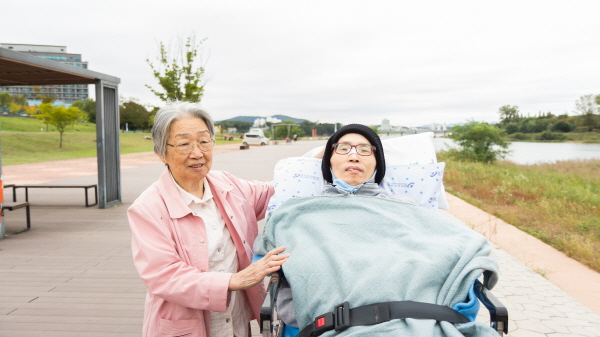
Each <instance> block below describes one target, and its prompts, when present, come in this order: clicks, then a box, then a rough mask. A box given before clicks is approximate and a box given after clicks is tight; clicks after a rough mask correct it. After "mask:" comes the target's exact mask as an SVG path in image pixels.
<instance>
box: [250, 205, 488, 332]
mask: <svg viewBox="0 0 600 337" xmlns="http://www.w3.org/2000/svg"><path fill="white" fill-rule="evenodd" d="M259 239H260V240H261V241H259V242H257V244H256V245H255V247H258V251H257V253H259V254H260V253H265V252H266V251H268V250H270V249H272V248H274V247H277V246H280V245H285V246H286V247H287V249H286V252H289V253H291V256H290V258H289V260H288V261H287V262H286V263H285V265H284V266H283V271H284V273H285V275H286V277H287V279H288V281H289V283H290V285H291V289H292V295H293V300H294V308H295V311H296V317H297V320H298V324H299V326H300V327H301V328H302V327H304V326H306V325H308V324H309V323H311V322H312V321H313V320H314V318H315V317H316V316H319V315H321V314H323V313H326V312H331V311H332V310H333V307H334V306H335V305H336V304H339V303H342V302H344V301H348V302H349V303H350V307H351V308H352V307H357V306H361V305H366V304H371V303H377V302H386V301H404V300H407V301H419V302H426V303H434V304H440V305H445V306H449V307H452V306H454V305H455V304H457V303H459V302H463V301H464V300H465V299H466V297H467V292H468V290H469V287H470V286H471V284H472V283H473V281H474V280H475V279H476V278H477V277H478V276H479V275H480V274H481V273H482V271H484V270H491V271H493V272H497V268H498V266H497V264H496V262H495V261H494V260H492V259H491V258H489V257H488V255H489V253H490V250H491V247H490V245H489V243H488V242H487V240H486V239H485V238H484V237H483V236H481V235H480V234H478V233H476V232H475V231H473V230H471V229H470V228H468V227H466V226H465V225H463V224H460V223H457V222H455V221H453V220H451V219H449V218H447V217H444V216H441V215H439V214H437V213H434V212H430V211H427V210H425V209H423V208H422V207H418V206H414V205H410V204H407V203H404V202H401V201H398V200H393V199H385V198H379V197H369V196H359V195H341V194H340V195H327V196H316V197H307V198H294V199H290V200H288V201H286V202H285V203H283V204H282V205H281V206H279V207H278V209H277V210H275V211H274V212H273V213H272V214H271V216H270V217H269V219H268V221H267V223H266V225H265V229H264V232H263V235H262V239H261V238H259ZM332 335H336V332H335V331H329V332H326V333H325V334H323V335H322V336H324V337H327V336H332ZM336 336H428V337H431V336H490V337H493V336H497V334H496V333H495V332H494V331H493V330H492V329H491V328H489V327H487V326H485V325H483V324H481V323H467V324H462V325H454V324H451V323H448V322H437V321H434V320H417V319H405V320H399V319H396V320H392V321H389V322H386V323H381V324H377V325H371V326H357V327H352V328H349V329H347V330H345V331H343V332H341V333H337V335H336Z"/></svg>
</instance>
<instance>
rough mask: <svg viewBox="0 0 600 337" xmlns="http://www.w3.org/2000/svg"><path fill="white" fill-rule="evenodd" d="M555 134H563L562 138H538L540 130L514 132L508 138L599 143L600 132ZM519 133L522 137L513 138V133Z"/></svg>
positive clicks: (529, 140)
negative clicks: (563, 137)
mask: <svg viewBox="0 0 600 337" xmlns="http://www.w3.org/2000/svg"><path fill="white" fill-rule="evenodd" d="M555 133H556V134H560V135H564V136H565V139H564V140H544V141H542V140H538V137H539V136H540V134H541V132H538V133H516V134H512V135H508V139H509V140H510V141H516V142H536V143H538V142H546V143H564V142H573V143H595V144H597V143H600V132H566V133H559V132H555ZM517 134H518V135H521V137H523V138H515V137H513V135H517Z"/></svg>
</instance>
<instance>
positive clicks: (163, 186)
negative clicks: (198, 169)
mask: <svg viewBox="0 0 600 337" xmlns="http://www.w3.org/2000/svg"><path fill="white" fill-rule="evenodd" d="M206 179H207V180H208V184H209V186H210V189H211V191H212V193H213V197H216V198H219V199H221V196H222V195H224V194H225V193H227V192H229V191H231V190H232V189H233V187H232V186H231V185H230V184H227V183H225V182H222V181H220V180H219V179H215V178H214V177H213V174H212V173H208V175H207V176H206ZM157 187H158V190H159V191H160V194H161V195H162V197H163V200H164V202H165V205H166V206H167V211H168V212H169V216H170V217H171V218H172V219H178V218H183V217H184V216H186V215H188V214H190V213H192V210H190V207H189V206H188V205H189V203H186V201H185V200H184V199H183V197H182V196H181V193H179V190H178V189H177V186H176V185H175V183H174V181H173V178H172V177H171V173H170V172H169V169H168V168H167V169H165V171H164V172H163V173H162V175H161V176H160V178H159V179H158V182H157Z"/></svg>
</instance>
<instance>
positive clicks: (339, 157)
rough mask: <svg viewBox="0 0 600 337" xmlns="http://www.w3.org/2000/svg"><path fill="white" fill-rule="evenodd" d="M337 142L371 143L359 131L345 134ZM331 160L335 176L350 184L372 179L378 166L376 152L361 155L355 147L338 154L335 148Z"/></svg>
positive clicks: (351, 143)
mask: <svg viewBox="0 0 600 337" xmlns="http://www.w3.org/2000/svg"><path fill="white" fill-rule="evenodd" d="M337 142H338V143H348V144H350V145H358V144H369V145H370V144H371V143H369V141H368V140H367V138H365V137H364V136H362V135H360V134H358V133H348V134H345V135H344V136H342V138H340V140H338V141H337ZM377 150H379V149H377ZM329 162H330V164H331V170H332V171H333V174H334V175H335V177H336V178H337V179H341V180H343V181H345V182H347V183H348V184H350V185H359V184H362V183H364V182H365V181H367V180H369V179H371V177H372V176H373V173H375V168H376V167H377V160H376V159H375V152H373V153H371V155H370V156H359V155H358V154H357V153H356V149H355V148H353V149H352V151H350V153H349V154H337V153H335V150H334V151H333V152H332V155H331V160H330V161H329Z"/></svg>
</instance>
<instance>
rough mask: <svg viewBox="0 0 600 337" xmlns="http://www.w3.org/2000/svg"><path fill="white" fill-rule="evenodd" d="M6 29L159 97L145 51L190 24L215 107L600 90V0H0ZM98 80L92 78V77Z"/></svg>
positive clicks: (136, 91) (520, 100) (455, 106)
mask: <svg viewBox="0 0 600 337" xmlns="http://www.w3.org/2000/svg"><path fill="white" fill-rule="evenodd" d="M2 13H3V15H2V20H1V21H0V43H22V44H48V45H64V46H67V48H68V49H67V51H68V52H71V53H81V54H82V55H83V59H84V60H85V61H88V62H89V69H91V70H94V71H99V72H102V73H106V74H109V75H113V76H116V77H119V78H120V79H121V85H120V86H119V90H120V94H122V95H124V96H127V97H134V98H137V99H138V100H139V101H140V102H141V103H144V104H160V102H159V101H158V100H157V99H156V98H155V97H154V96H153V94H152V93H151V92H150V90H148V89H147V88H146V87H145V86H144V85H145V84H150V85H152V86H154V87H156V88H158V86H157V85H156V84H155V79H154V78H153V76H152V73H151V70H150V68H149V66H148V64H147V63H146V59H148V58H150V59H155V58H156V57H157V56H158V43H159V41H164V42H166V43H167V44H168V43H169V42H175V41H176V40H177V38H178V37H179V38H183V37H186V36H189V35H191V34H195V35H196V37H197V39H198V40H201V39H203V38H206V41H205V42H204V43H203V44H202V48H201V51H202V57H203V63H204V65H205V68H206V86H205V95H204V98H203V99H202V103H203V106H204V108H205V109H206V110H207V111H209V112H210V113H211V114H212V115H213V117H214V119H215V120H222V119H227V118H231V117H235V116H240V115H258V116H271V115H275V114H283V115H288V116H292V117H296V118H304V119H308V120H311V121H320V122H342V123H352V122H357V123H364V124H380V123H381V120H382V119H383V118H387V119H389V120H390V123H391V124H392V125H403V126H417V125H423V124H430V123H432V122H437V123H444V122H446V123H448V124H450V123H456V122H465V121H467V120H470V119H474V120H477V121H487V122H493V121H497V120H498V113H497V111H498V108H499V107H500V106H502V105H506V104H510V105H517V106H519V108H520V110H521V111H522V112H524V113H525V114H527V113H531V114H537V113H538V112H539V111H543V112H547V111H550V112H553V113H555V114H561V113H570V114H572V111H573V110H574V108H575V100H577V99H578V98H579V97H580V96H582V95H586V94H598V93H600V2H599V1H597V0H593V1H592V0H589V1H585V0H583V1H522V0H521V1H506V0H505V1H496V2H491V1H411V2H408V1H405V2H404V1H398V0H385V1H383V0H382V1H352V0H343V1H337V0H336V1H328V0H319V1H313V0H303V1H287V0H273V1H263V0H254V1H227V0H219V1H217V0H215V1H205V0H189V1H188V0H185V1H184V0H179V1H178V0H171V1H131V0H119V1H113V0H102V1H95V0H92V1H90V0H86V1H66V0H53V1H43V0H38V1H27V0H18V1H6V2H5V3H3V4H2ZM92 88H93V87H92Z"/></svg>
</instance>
